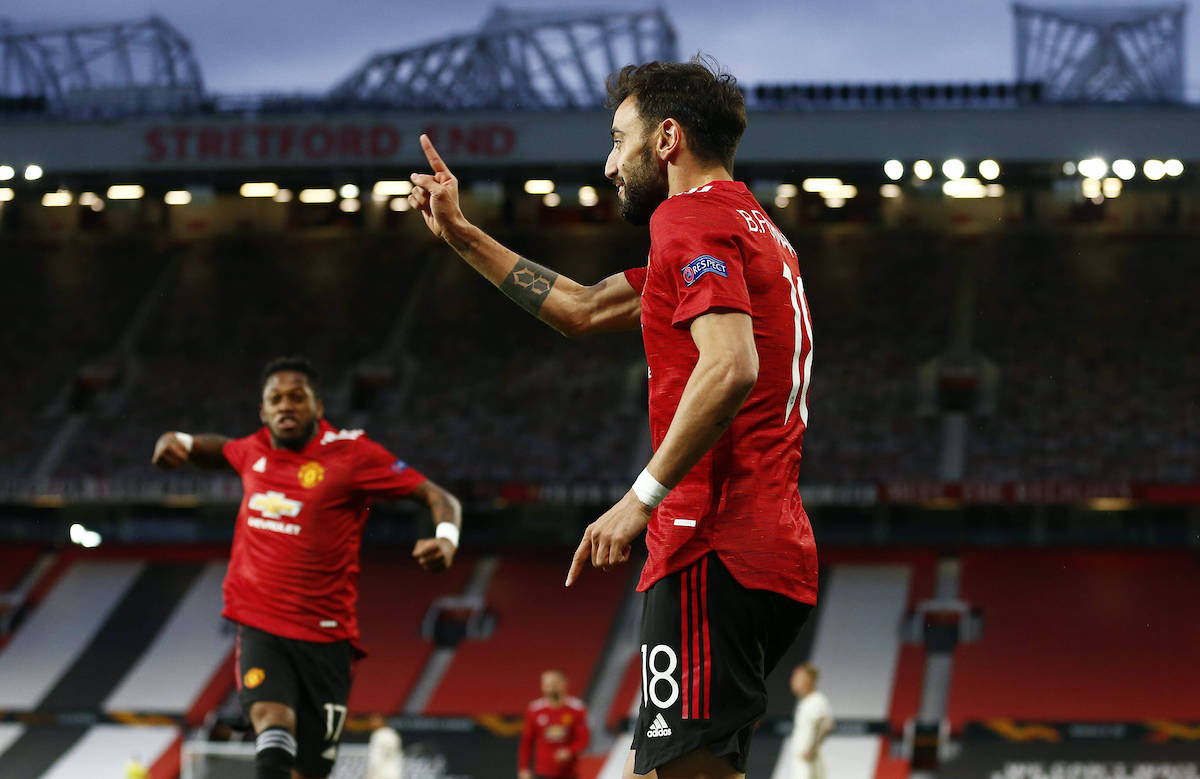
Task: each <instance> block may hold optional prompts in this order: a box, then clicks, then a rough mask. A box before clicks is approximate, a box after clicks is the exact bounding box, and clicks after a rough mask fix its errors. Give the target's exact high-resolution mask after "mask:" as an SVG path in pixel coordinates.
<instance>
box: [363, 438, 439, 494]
mask: <svg viewBox="0 0 1200 779" xmlns="http://www.w3.org/2000/svg"><path fill="white" fill-rule="evenodd" d="M355 448H356V450H357V454H358V458H357V464H358V467H357V468H356V469H355V477H354V481H355V486H356V487H357V488H358V489H359V491H361V492H365V493H367V494H369V495H372V496H376V497H391V498H402V497H404V496H405V495H408V494H409V493H411V492H412V491H413V490H415V489H416V488H417V487H419V486H420V485H421V484H423V483H424V482H425V481H426V479H425V475H424V474H422V473H421V472H420V471H418V470H417V469H416V468H413V467H412V466H410V465H409V464H408V463H406V462H404V461H403V460H400V459H398V458H397V457H396V456H395V455H393V454H392V453H391V452H389V451H388V450H387V449H384V448H383V447H382V446H380V445H379V444H377V443H375V442H374V441H372V440H370V439H369V438H366V437H363V438H360V439H359V440H358V441H356V442H355Z"/></svg>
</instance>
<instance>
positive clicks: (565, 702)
mask: <svg viewBox="0 0 1200 779" xmlns="http://www.w3.org/2000/svg"><path fill="white" fill-rule="evenodd" d="M590 739H591V733H590V732H589V731H588V725H587V707H586V706H584V704H583V701H581V700H579V699H578V698H573V697H570V696H568V695H567V675H566V674H564V673H563V672H562V671H556V670H550V671H543V672H542V697H540V698H538V699H537V700H535V701H533V702H532V703H530V704H529V708H528V709H526V710H525V728H524V730H522V731H521V746H520V749H519V751H518V752H517V779H577V777H578V776H579V765H578V762H579V756H580V755H581V754H583V750H585V749H587V745H588V741H589V740H590Z"/></svg>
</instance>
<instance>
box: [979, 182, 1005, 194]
mask: <svg viewBox="0 0 1200 779" xmlns="http://www.w3.org/2000/svg"><path fill="white" fill-rule="evenodd" d="M984 189H985V190H987V196H988V197H1004V185H1003V184H988V185H987V186H986V187H984Z"/></svg>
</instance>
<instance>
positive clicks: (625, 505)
mask: <svg viewBox="0 0 1200 779" xmlns="http://www.w3.org/2000/svg"><path fill="white" fill-rule="evenodd" d="M653 511H654V510H653V509H651V508H649V507H648V506H646V504H645V503H642V502H641V501H640V500H638V497H637V495H635V494H634V492H633V490H630V491H629V492H627V493H625V497H623V498H621V500H620V501H618V502H617V505H615V506H613V507H612V508H610V509H609V510H608V511H606V512H604V516H602V517H600V519H597V520H596V521H595V522H593V523H592V524H590V525H588V526H587V530H584V531H583V540H582V541H580V542H579V548H578V549H576V550H575V557H574V559H572V560H571V570H570V571H568V572H567V586H568V587H570V586H571V585H572V584H574V583H575V580H576V579H578V578H579V574H580V573H581V572H582V571H583V566H584V564H586V563H587V561H588V559H589V558H590V559H591V561H592V565H593V566H594V567H596V568H599V569H600V570H602V571H610V570H612V569H613V568H614V567H615V566H618V565H620V564H621V563H623V562H625V561H627V560H628V559H629V550H630V544H632V543H633V539H635V538H637V537H638V535H639V534H640V533H641V532H642V531H643V530H645V529H646V525H647V524H648V523H649V522H650V514H651V513H652V512H653Z"/></svg>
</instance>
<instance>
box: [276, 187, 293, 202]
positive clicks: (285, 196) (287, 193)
mask: <svg viewBox="0 0 1200 779" xmlns="http://www.w3.org/2000/svg"><path fill="white" fill-rule="evenodd" d="M271 199H272V200H274V201H275V202H276V203H290V202H292V190H290V189H281V190H279V191H278V192H276V193H275V197H273V198H271Z"/></svg>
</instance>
